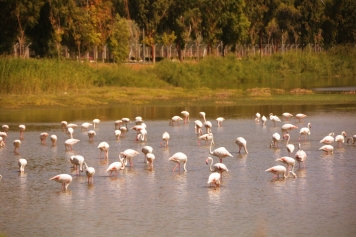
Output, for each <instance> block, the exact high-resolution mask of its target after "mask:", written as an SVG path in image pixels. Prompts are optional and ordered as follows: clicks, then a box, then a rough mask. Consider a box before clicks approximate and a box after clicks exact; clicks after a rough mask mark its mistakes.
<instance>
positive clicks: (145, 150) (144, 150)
mask: <svg viewBox="0 0 356 237" xmlns="http://www.w3.org/2000/svg"><path fill="white" fill-rule="evenodd" d="M152 152H153V148H152V147H151V146H144V147H142V153H143V154H144V155H145V159H144V161H143V162H145V163H147V158H146V155H147V154H148V153H152Z"/></svg>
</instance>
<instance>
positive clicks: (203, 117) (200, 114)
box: [199, 112, 206, 123]
mask: <svg viewBox="0 0 356 237" xmlns="http://www.w3.org/2000/svg"><path fill="white" fill-rule="evenodd" d="M199 116H200V117H201V118H202V119H203V121H202V122H203V123H205V122H206V119H205V112H199Z"/></svg>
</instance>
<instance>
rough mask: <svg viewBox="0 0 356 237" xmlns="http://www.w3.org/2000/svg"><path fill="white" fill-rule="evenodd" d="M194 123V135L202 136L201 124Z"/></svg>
mask: <svg viewBox="0 0 356 237" xmlns="http://www.w3.org/2000/svg"><path fill="white" fill-rule="evenodd" d="M194 123H195V126H194V128H195V129H194V130H195V133H196V134H203V130H202V129H201V128H202V127H203V123H202V122H201V121H200V120H195V121H194Z"/></svg>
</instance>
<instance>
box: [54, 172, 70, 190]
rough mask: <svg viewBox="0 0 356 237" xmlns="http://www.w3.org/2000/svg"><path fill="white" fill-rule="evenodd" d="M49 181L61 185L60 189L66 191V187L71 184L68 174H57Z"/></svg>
mask: <svg viewBox="0 0 356 237" xmlns="http://www.w3.org/2000/svg"><path fill="white" fill-rule="evenodd" d="M49 180H54V181H56V182H58V183H61V184H62V189H63V190H67V189H68V186H69V184H70V183H71V182H72V180H73V178H72V176H70V175H69V174H59V175H56V176H54V177H52V178H50V179H49Z"/></svg>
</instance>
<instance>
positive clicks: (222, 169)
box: [205, 156, 229, 179]
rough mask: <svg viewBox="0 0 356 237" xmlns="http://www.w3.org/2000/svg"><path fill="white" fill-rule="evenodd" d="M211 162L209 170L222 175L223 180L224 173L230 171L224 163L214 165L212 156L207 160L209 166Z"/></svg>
mask: <svg viewBox="0 0 356 237" xmlns="http://www.w3.org/2000/svg"><path fill="white" fill-rule="evenodd" d="M209 161H210V166H209V169H210V171H211V172H218V173H220V174H221V179H222V173H223V172H228V171H229V170H228V169H227V167H226V165H225V164H223V163H215V164H214V165H213V158H211V157H210V156H209V157H208V158H207V159H206V160H205V163H206V164H207V165H208V164H209Z"/></svg>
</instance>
